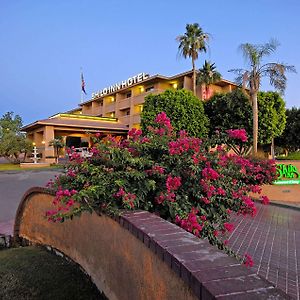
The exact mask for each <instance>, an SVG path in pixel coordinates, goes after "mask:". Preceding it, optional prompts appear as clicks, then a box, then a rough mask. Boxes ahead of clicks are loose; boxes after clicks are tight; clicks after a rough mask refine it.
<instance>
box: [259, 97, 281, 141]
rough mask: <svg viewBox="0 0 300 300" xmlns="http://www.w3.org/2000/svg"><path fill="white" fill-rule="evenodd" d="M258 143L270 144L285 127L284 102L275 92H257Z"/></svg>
mask: <svg viewBox="0 0 300 300" xmlns="http://www.w3.org/2000/svg"><path fill="white" fill-rule="evenodd" d="M258 107H259V112H258V119H259V131H258V132H259V135H258V137H259V139H258V142H259V143H260V144H270V143H271V142H272V139H274V138H276V137H278V136H280V135H281V134H282V132H283V130H284V128H285V124H286V115H285V102H284V100H283V99H282V98H281V97H280V95H279V94H278V93H276V92H259V93H258Z"/></svg>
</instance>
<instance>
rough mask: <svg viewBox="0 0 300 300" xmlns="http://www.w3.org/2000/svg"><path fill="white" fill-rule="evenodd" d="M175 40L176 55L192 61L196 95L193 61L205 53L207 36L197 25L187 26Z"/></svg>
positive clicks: (194, 84) (194, 76)
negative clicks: (201, 53) (176, 44)
mask: <svg viewBox="0 0 300 300" xmlns="http://www.w3.org/2000/svg"><path fill="white" fill-rule="evenodd" d="M176 40H177V41H178V43H179V46H178V53H179V54H180V55H181V56H183V57H184V58H187V57H189V58H191V59H192V68H193V93H194V95H196V66H195V61H196V60H197V59H198V54H199V53H200V52H206V51H207V43H208V40H209V34H208V33H205V32H203V30H202V28H201V27H200V26H199V24H198V23H194V24H187V25H186V32H185V33H184V34H183V35H179V36H178V37H177V38H176Z"/></svg>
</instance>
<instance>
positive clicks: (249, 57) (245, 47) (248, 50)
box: [239, 43, 259, 66]
mask: <svg viewBox="0 0 300 300" xmlns="http://www.w3.org/2000/svg"><path fill="white" fill-rule="evenodd" d="M239 50H240V51H241V52H242V54H243V57H244V60H245V62H250V65H251V66H255V65H257V64H258V63H259V60H258V55H257V50H258V47H257V45H253V44H250V43H245V44H241V45H240V46H239Z"/></svg>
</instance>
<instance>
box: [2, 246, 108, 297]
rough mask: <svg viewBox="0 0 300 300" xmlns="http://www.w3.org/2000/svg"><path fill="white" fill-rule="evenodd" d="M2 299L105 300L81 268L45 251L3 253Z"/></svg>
mask: <svg viewBox="0 0 300 300" xmlns="http://www.w3.org/2000/svg"><path fill="white" fill-rule="evenodd" d="M0 299H3V300H11V299H28V300H29V299H30V300H40V299H43V300H48V299H49V300H50V299H51V300H53V299H55V300H60V299H61V300H63V299H72V300H77V299H78V300H81V299H87V300H93V299H98V300H104V299H106V298H104V297H102V296H101V295H100V293H99V291H98V290H97V288H96V287H95V285H93V283H92V282H91V281H90V280H89V279H88V278H87V276H86V275H85V274H84V273H83V272H81V271H80V269H79V268H78V266H76V265H75V264H73V263H70V262H68V261H66V260H65V259H63V258H61V257H58V256H56V255H54V254H52V253H49V252H47V251H46V250H44V249H42V248H37V247H24V248H12V249H7V250H1V251H0Z"/></svg>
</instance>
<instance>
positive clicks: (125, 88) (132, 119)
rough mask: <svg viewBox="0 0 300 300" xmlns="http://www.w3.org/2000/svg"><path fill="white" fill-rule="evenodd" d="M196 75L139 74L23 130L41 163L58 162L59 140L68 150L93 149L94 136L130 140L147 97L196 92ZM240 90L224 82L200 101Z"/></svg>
mask: <svg viewBox="0 0 300 300" xmlns="http://www.w3.org/2000/svg"><path fill="white" fill-rule="evenodd" d="M192 75H193V72H192V71H188V72H185V73H181V74H177V75H175V76H171V77H167V76H162V75H159V74H157V75H153V76H150V75H148V74H145V73H140V74H137V75H136V76H133V77H130V78H128V79H127V80H124V81H121V82H118V83H116V84H114V85H112V86H109V87H106V88H104V89H102V90H100V91H97V92H95V93H93V94H92V98H91V99H90V100H88V101H86V102H83V103H80V104H79V106H78V107H77V108H75V109H73V110H71V111H67V112H65V113H59V114H57V115H54V116H51V117H49V118H48V119H44V120H39V121H36V122H34V123H31V124H29V125H26V126H24V127H23V128H22V130H23V131H25V132H26V133H27V137H28V138H29V139H30V140H32V142H33V144H34V145H35V146H36V147H37V149H38V152H39V153H41V157H42V159H41V161H43V162H53V161H54V155H55V154H54V148H53V147H51V146H50V145H49V142H50V141H51V140H53V139H54V138H56V137H58V136H62V137H63V138H64V142H65V144H66V146H67V147H72V146H74V147H80V146H82V145H83V144H85V145H89V146H90V145H91V134H93V133H96V132H101V133H104V134H113V135H123V136H126V134H127V132H128V130H130V129H131V128H139V127H140V122H141V117H140V114H141V112H142V110H143V104H144V102H145V97H146V96H147V95H149V94H159V93H162V92H164V91H165V90H167V89H182V88H184V89H187V90H192ZM235 88H237V85H236V84H235V83H233V82H230V81H227V80H224V79H221V80H220V81H219V82H217V83H215V84H212V85H210V88H209V93H207V89H206V88H205V87H203V86H197V90H196V95H197V97H198V98H199V101H201V100H202V101H205V100H207V99H209V98H210V97H211V96H213V95H214V94H215V93H226V92H231V91H232V90H233V89H235Z"/></svg>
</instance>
